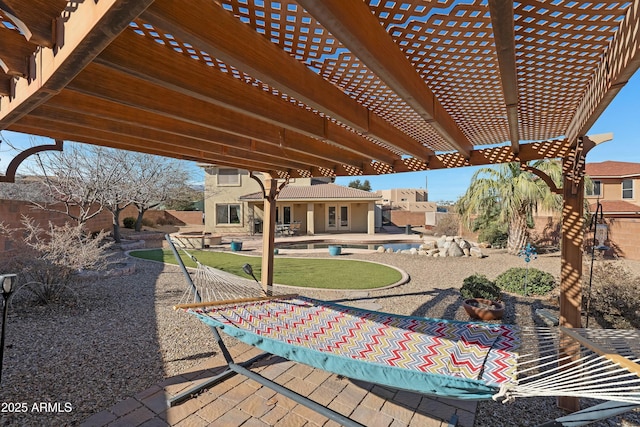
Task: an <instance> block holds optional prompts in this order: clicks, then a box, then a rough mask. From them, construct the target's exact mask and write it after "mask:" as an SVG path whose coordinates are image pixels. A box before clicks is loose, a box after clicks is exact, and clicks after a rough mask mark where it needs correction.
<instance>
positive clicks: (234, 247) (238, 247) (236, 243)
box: [231, 240, 242, 252]
mask: <svg viewBox="0 0 640 427" xmlns="http://www.w3.org/2000/svg"><path fill="white" fill-rule="evenodd" d="M231 250H232V251H233V252H238V251H241V250H242V242H239V241H237V240H231Z"/></svg>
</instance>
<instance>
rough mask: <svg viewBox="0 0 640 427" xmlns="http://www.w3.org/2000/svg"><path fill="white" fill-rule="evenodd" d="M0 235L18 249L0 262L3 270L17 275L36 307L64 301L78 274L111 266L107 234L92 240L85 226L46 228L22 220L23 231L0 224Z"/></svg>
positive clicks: (27, 219)
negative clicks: (105, 238) (108, 255)
mask: <svg viewBox="0 0 640 427" xmlns="http://www.w3.org/2000/svg"><path fill="white" fill-rule="evenodd" d="M0 234H1V235H3V236H4V237H6V238H7V239H9V240H10V241H11V242H12V244H13V245H14V246H15V250H14V251H12V255H13V256H12V257H11V258H10V259H6V260H3V262H2V263H0V264H1V265H0V271H2V270H6V271H12V272H15V273H17V274H18V278H19V279H18V280H19V283H20V284H21V283H24V285H22V286H20V287H19V290H20V289H23V290H24V291H25V292H26V293H27V294H29V295H30V296H31V297H33V298H31V299H32V300H33V302H35V303H36V304H48V303H51V302H58V301H61V300H63V298H64V297H66V296H68V295H69V294H71V292H70V291H71V288H72V286H71V285H72V284H73V283H74V281H75V280H76V279H77V273H78V272H79V271H81V270H96V271H98V270H102V269H105V268H106V267H107V266H108V264H109V260H108V257H107V255H106V253H105V250H106V249H108V248H109V244H106V243H105V240H104V237H105V234H106V233H104V232H100V233H98V235H97V236H95V237H92V236H90V235H88V234H87V233H86V232H85V231H84V228H83V227H82V225H77V226H74V225H70V224H65V225H62V226H55V225H53V224H49V227H48V229H44V228H41V227H40V226H38V225H37V224H36V223H35V222H34V221H33V220H32V219H29V218H26V217H23V220H22V227H21V228H16V229H11V228H9V227H7V226H6V225H4V224H2V223H0ZM7 258H9V257H7Z"/></svg>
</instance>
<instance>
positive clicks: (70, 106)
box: [47, 90, 363, 167]
mask: <svg viewBox="0 0 640 427" xmlns="http://www.w3.org/2000/svg"><path fill="white" fill-rule="evenodd" d="M47 105H48V106H51V107H54V108H57V109H62V110H69V111H72V112H74V113H76V112H78V108H79V106H83V107H82V111H80V113H82V114H85V115H91V116H93V117H95V118H96V119H97V120H98V122H99V121H100V120H102V119H109V120H114V121H118V122H122V123H127V124H132V125H133V124H135V125H137V126H140V127H142V128H149V129H156V130H160V131H163V132H168V133H171V134H174V135H178V136H184V137H189V138H194V139H199V140H202V141H215V142H217V143H219V144H221V145H229V146H233V147H236V148H243V149H245V150H255V151H257V152H263V151H264V152H266V153H267V154H268V153H270V152H272V150H273V149H274V147H276V148H282V149H285V150H287V152H289V151H291V152H295V153H300V154H301V159H308V158H309V157H311V156H312V157H317V158H318V159H320V160H319V161H315V162H316V163H319V164H322V160H324V161H327V162H331V163H341V162H344V163H345V164H349V165H353V166H354V167H360V166H361V165H362V162H363V157H362V156H361V155H360V156H356V155H352V153H350V152H347V151H344V150H342V149H340V148H337V147H331V146H330V145H328V144H325V143H322V142H320V141H317V140H313V139H312V138H309V137H306V136H304V135H300V134H295V133H293V132H285V133H284V135H283V136H281V138H280V139H279V140H278V141H270V142H266V143H265V142H262V141H257V140H251V138H246V137H243V136H240V135H236V134H231V133H227V132H223V131H220V130H218V129H213V128H211V127H207V126H201V125H197V124H194V123H191V122H188V121H185V120H177V119H175V120H174V119H171V118H168V117H166V116H164V115H162V114H156V113H152V112H148V111H143V110H139V109H136V108H135V107H132V106H126V105H122V104H119V103H117V102H114V101H109V100H105V99H101V98H97V97H93V96H90V95H87V94H83V93H79V92H74V91H71V90H66V91H63V92H62V93H60V94H59V95H58V96H56V97H54V98H52V99H51V100H50V101H49V102H48V103H47ZM265 144H268V145H265ZM287 155H288V156H294V154H287ZM305 161H306V160H305Z"/></svg>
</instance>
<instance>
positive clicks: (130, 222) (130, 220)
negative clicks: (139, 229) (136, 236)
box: [122, 216, 136, 228]
mask: <svg viewBox="0 0 640 427" xmlns="http://www.w3.org/2000/svg"><path fill="white" fill-rule="evenodd" d="M122 225H123V226H124V228H135V226H136V219H135V218H134V217H132V216H128V217H126V218H125V219H123V220H122Z"/></svg>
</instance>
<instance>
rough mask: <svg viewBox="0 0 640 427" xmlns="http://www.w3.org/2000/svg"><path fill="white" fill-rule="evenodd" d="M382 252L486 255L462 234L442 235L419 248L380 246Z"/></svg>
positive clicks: (465, 255)
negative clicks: (398, 248) (395, 249)
mask: <svg viewBox="0 0 640 427" xmlns="http://www.w3.org/2000/svg"><path fill="white" fill-rule="evenodd" d="M377 251H378V252H380V253H399V254H407V255H422V256H430V257H476V258H484V257H485V256H486V255H484V254H483V253H482V250H481V249H480V247H479V246H478V244H477V243H473V242H469V241H468V240H465V239H463V238H462V237H461V236H444V235H443V236H441V237H440V238H438V240H429V241H426V242H424V243H423V244H422V245H420V247H419V248H411V249H401V250H398V251H395V252H394V250H393V249H392V248H387V249H385V248H384V246H379V247H378V249H377Z"/></svg>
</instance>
